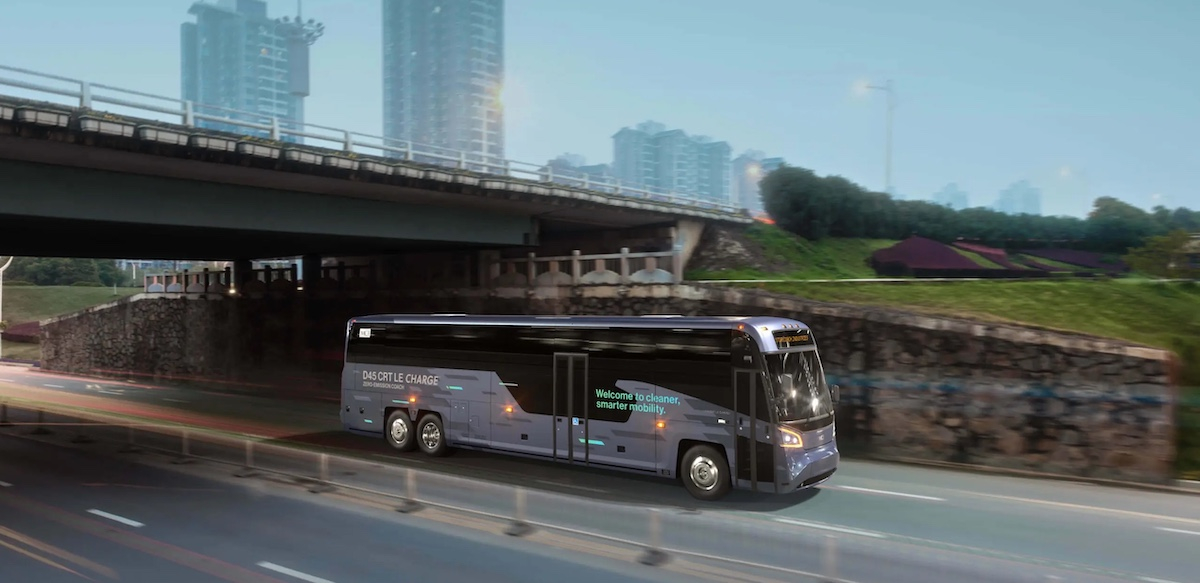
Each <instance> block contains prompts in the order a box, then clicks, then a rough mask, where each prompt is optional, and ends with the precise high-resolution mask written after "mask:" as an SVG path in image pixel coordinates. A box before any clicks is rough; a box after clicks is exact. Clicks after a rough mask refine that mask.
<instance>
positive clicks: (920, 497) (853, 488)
mask: <svg viewBox="0 0 1200 583" xmlns="http://www.w3.org/2000/svg"><path fill="white" fill-rule="evenodd" d="M821 488H822V489H824V488H829V489H831V490H850V491H853V492H863V493H866V494H883V495H885V496H899V497H901V498H914V499H916V500H929V501H931V502H945V501H946V499H945V498H938V497H937V496H923V495H921V494H906V493H904V492H893V491H891V490H875V489H873V488H859V487H857V486H841V485H836V486H821Z"/></svg>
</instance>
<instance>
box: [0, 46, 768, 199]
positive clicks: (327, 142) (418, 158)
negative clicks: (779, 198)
mask: <svg viewBox="0 0 1200 583" xmlns="http://www.w3.org/2000/svg"><path fill="white" fill-rule="evenodd" d="M0 72H3V73H6V74H5V75H0V86H4V87H9V88H12V89H17V90H20V93H22V94H21V95H16V94H12V95H10V96H12V97H20V98H25V99H37V100H43V101H49V102H52V103H53V102H62V101H64V98H65V101H67V102H68V103H69V104H70V105H71V106H72V107H79V108H84V109H95V108H96V105H97V104H105V105H109V106H115V108H116V109H112V110H106V111H108V112H109V113H113V114H118V115H125V116H128V117H133V118H138V119H145V120H155V121H165V122H166V123H173V124H178V123H182V124H183V125H185V126H187V127H197V128H200V129H204V128H205V126H209V128H208V129H214V130H224V131H230V132H235V133H243V132H244V133H246V134H248V135H255V136H258V137H265V138H270V139H272V140H276V141H297V142H300V143H303V140H306V139H307V140H314V141H318V142H324V143H322V144H316V145H319V146H321V147H328V148H336V149H339V150H341V151H342V152H345V153H347V154H353V153H360V154H369V155H375V156H380V157H383V158H391V159H400V160H405V161H413V162H420V163H425V164H430V165H437V166H443V167H450V168H458V169H463V170H470V171H474V172H479V173H481V174H491V175H496V176H504V177H511V178H521V179H532V180H535V181H538V182H553V183H557V184H562V185H565V186H570V187H575V188H581V189H584V190H589V191H593V192H597V193H602V194H611V195H619V196H622V197H626V198H635V199H644V200H650V201H656V202H664V203H670V204H675V205H679V206H684V207H692V208H698V209H708V210H711V211H717V212H725V213H731V214H742V213H744V212H746V211H745V209H742V208H740V207H738V206H737V205H734V204H729V203H726V202H719V201H713V200H709V199H704V198H701V197H697V196H694V195H689V194H686V193H679V192H675V191H671V190H663V189H656V188H647V187H635V186H630V185H628V184H626V183H624V182H622V181H620V180H618V179H615V178H611V177H597V176H594V175H588V174H585V173H583V172H577V171H568V170H563V169H556V168H554V167H552V166H551V165H549V164H532V163H529V162H520V161H516V160H507V159H503V158H498V157H494V156H486V155H481V154H477V153H471V152H463V151H459V150H452V149H449V148H442V147H439V146H432V145H428V144H418V143H415V142H411V141H400V140H393V139H390V138H385V137H382V136H376V135H371V134H363V133H359V132H353V131H350V130H346V129H341V128H333V127H328V126H322V125H317V124H312V123H306V122H298V121H295V120H292V119H288V118H282V117H272V116H266V115H262V114H259V113H253V112H247V111H240V110H235V109H229V108H225V107H220V106H214V105H207V104H201V103H195V102H192V101H189V100H185V99H179V98H174V97H164V96H161V95H154V94H152V93H145V92H142V91H135V90H131V89H123V88H121V87H114V86H111V85H104V84H100V83H93V82H90V81H83V80H79V79H72V78H69V77H62V76H59V75H51V74H48V73H41V72H38V71H32V70H29V69H22V68H19V67H10V66H7V65H0ZM22 77H23V78H22ZM163 118H166V119H163ZM213 126H215V127H213ZM221 126H228V127H227V128H223V127H221Z"/></svg>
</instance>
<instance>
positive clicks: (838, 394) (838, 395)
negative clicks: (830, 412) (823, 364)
mask: <svg viewBox="0 0 1200 583" xmlns="http://www.w3.org/2000/svg"><path fill="white" fill-rule="evenodd" d="M829 399H830V400H831V401H833V404H834V405H837V404H838V401H841V400H842V387H840V386H838V385H833V386H831V387H829Z"/></svg>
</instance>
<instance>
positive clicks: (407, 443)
mask: <svg viewBox="0 0 1200 583" xmlns="http://www.w3.org/2000/svg"><path fill="white" fill-rule="evenodd" d="M385 427H386V429H385V430H384V432H383V434H384V437H386V438H387V442H388V445H390V446H392V448H393V449H395V450H397V451H412V450H414V449H416V448H417V432H416V431H415V430H414V429H413V422H412V420H410V419H409V418H408V411H405V410H404V409H396V410H395V411H392V414H391V415H388V418H387V425H386V426H385Z"/></svg>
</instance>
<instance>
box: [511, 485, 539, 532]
mask: <svg viewBox="0 0 1200 583" xmlns="http://www.w3.org/2000/svg"><path fill="white" fill-rule="evenodd" d="M514 496H515V498H516V500H515V504H514V507H513V519H512V522H510V523H508V528H506V529H504V534H507V535H509V536H525V535H527V534H529V533H531V532H533V525H531V524H529V523H528V522H525V488H520V487H518V488H517V489H516V492H515V493H514Z"/></svg>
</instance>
